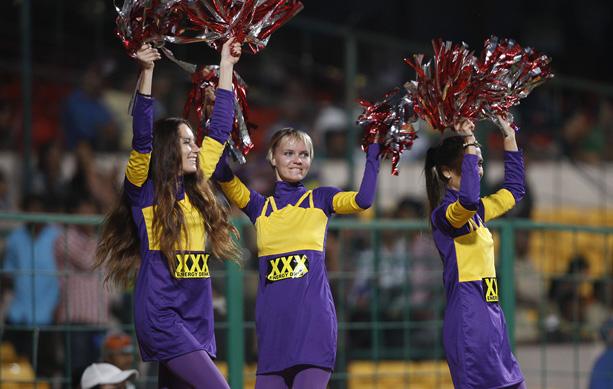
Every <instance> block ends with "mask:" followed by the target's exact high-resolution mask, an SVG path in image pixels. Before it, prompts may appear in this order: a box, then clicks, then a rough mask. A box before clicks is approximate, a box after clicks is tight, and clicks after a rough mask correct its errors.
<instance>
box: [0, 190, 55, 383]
mask: <svg viewBox="0 0 613 389" xmlns="http://www.w3.org/2000/svg"><path fill="white" fill-rule="evenodd" d="M21 210H22V211H23V212H25V213H36V212H43V211H45V210H46V208H45V202H44V199H43V197H42V196H39V195H36V194H29V195H26V196H24V198H23V199H22V203H21ZM58 235H59V229H58V228H57V227H56V226H55V225H51V224H46V223H38V222H28V223H26V224H24V225H23V226H21V227H18V228H17V229H15V230H13V231H12V232H11V233H10V234H9V235H8V237H7V238H6V252H5V256H4V263H3V264H2V265H3V266H2V267H3V275H4V278H5V279H6V280H7V282H9V283H10V287H9V289H10V290H11V291H10V292H8V293H10V294H11V298H9V299H8V301H9V307H8V311H7V317H6V324H7V325H9V326H45V325H50V324H53V312H54V310H55V308H56V306H57V302H58V297H59V282H58V279H57V268H56V265H55V257H54V251H53V246H54V244H55V241H56V239H57V237H58ZM5 339H6V340H8V341H9V342H11V343H12V344H13V345H14V347H15V350H16V352H17V353H18V354H20V355H23V356H25V357H27V358H28V359H29V361H30V362H32V361H33V359H32V358H33V347H34V344H33V340H34V333H33V330H31V329H23V330H20V329H14V330H5ZM53 339H54V335H53V334H52V333H49V332H46V331H42V332H41V333H40V340H39V342H40V343H39V344H38V345H37V347H38V350H39V351H38V361H39V364H38V366H39V367H40V373H42V374H46V373H50V370H52V369H53V367H54V361H55V360H56V359H55V356H54V355H55V354H54V350H55V347H54V341H53Z"/></svg>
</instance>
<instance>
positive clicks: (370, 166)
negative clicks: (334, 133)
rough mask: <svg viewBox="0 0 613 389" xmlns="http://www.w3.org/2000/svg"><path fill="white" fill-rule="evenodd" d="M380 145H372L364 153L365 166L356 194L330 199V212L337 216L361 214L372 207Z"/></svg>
mask: <svg viewBox="0 0 613 389" xmlns="http://www.w3.org/2000/svg"><path fill="white" fill-rule="evenodd" d="M380 152H381V145H379V144H378V143H373V144H371V145H369V146H368V150H367V151H366V166H364V175H363V176H362V183H361V184H360V190H359V191H357V192H338V193H336V194H335V195H334V197H333V198H332V211H333V212H335V213H339V214H348V213H356V212H361V211H363V210H365V209H368V208H370V207H371V206H372V203H373V201H374V199H375V193H376V191H377V176H378V174H379V154H380Z"/></svg>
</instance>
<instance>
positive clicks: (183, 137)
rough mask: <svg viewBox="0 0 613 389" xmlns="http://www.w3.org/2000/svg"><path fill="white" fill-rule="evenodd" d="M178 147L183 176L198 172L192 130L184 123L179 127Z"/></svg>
mask: <svg viewBox="0 0 613 389" xmlns="http://www.w3.org/2000/svg"><path fill="white" fill-rule="evenodd" d="M179 146H180V148H181V169H182V171H183V174H192V173H196V171H197V170H198V152H199V151H200V148H199V147H198V145H196V138H195V137H194V133H193V132H192V129H191V128H189V126H188V125H186V124H185V123H181V124H180V125H179Z"/></svg>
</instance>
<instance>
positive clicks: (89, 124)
mask: <svg viewBox="0 0 613 389" xmlns="http://www.w3.org/2000/svg"><path fill="white" fill-rule="evenodd" d="M102 70H103V69H102V68H101V67H100V65H99V64H98V62H96V63H94V64H92V65H90V66H89V67H88V68H87V69H86V70H85V73H84V74H83V76H82V77H81V83H80V85H79V87H77V88H76V89H75V90H74V91H73V92H72V93H71V94H70V95H69V96H68V98H67V99H66V101H65V105H64V112H63V126H64V139H65V140H66V146H67V148H68V150H74V148H75V147H76V146H77V145H78V144H79V143H81V142H86V143H89V144H90V145H91V146H92V147H93V148H94V149H95V150H99V151H115V150H117V149H118V148H119V136H118V133H117V126H116V125H115V123H114V120H113V116H112V114H111V111H109V109H108V108H107V107H106V105H104V102H103V101H102V93H103V91H104V79H103V78H102V75H103V71H102Z"/></svg>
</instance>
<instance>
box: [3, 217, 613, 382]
mask: <svg viewBox="0 0 613 389" xmlns="http://www.w3.org/2000/svg"><path fill="white" fill-rule="evenodd" d="M100 221H101V218H100V217H80V216H67V215H51V214H49V215H42V214H38V215H35V214H19V213H12V214H6V213H5V214H0V223H3V224H4V225H7V227H5V228H4V229H3V230H2V231H3V232H4V237H6V234H7V233H8V232H9V231H10V228H13V227H14V226H15V223H16V222H18V223H57V224H58V225H64V226H67V225H94V226H96V225H99V223H100ZM9 224H10V228H9V227H8V226H9ZM236 225H237V226H238V227H239V229H240V230H241V234H242V236H243V242H245V246H246V248H247V249H248V250H246V251H245V252H246V253H247V252H250V253H249V254H246V256H245V257H246V258H245V261H244V263H243V264H242V267H240V268H239V267H238V266H236V265H235V264H230V263H225V264H224V263H218V264H213V265H211V268H212V274H213V283H214V287H215V288H216V289H217V290H218V291H220V292H221V293H222V295H225V309H222V310H221V311H220V312H217V311H216V315H217V316H216V331H217V340H218V348H219V354H220V355H219V359H218V363H219V364H220V366H222V367H223V369H224V371H227V374H228V379H229V382H230V385H231V387H232V388H243V387H253V382H254V379H255V376H254V366H255V363H256V360H257V350H256V347H255V336H254V331H255V323H254V301H255V291H256V287H257V277H258V276H257V272H256V266H255V265H256V263H257V262H256V260H255V256H254V254H253V248H252V247H249V246H250V243H249V242H251V241H252V240H251V237H250V235H251V233H252V227H251V226H250V225H249V224H248V222H246V221H245V220H243V219H240V220H237V221H236ZM490 229H491V230H492V231H494V233H495V234H496V235H497V238H496V240H497V241H498V242H499V245H498V246H497V252H498V253H497V258H498V261H497V269H498V277H499V279H500V296H501V301H502V305H503V309H504V311H505V315H506V320H507V323H508V327H509V331H510V336H511V339H512V340H513V339H514V338H515V335H517V334H522V333H523V332H524V330H522V328H524V327H523V326H525V325H526V324H525V323H526V322H528V323H529V327H530V329H529V331H528V332H530V331H532V332H531V333H533V334H534V335H532V336H531V337H527V338H526V337H525V336H524V335H521V336H520V339H518V340H517V342H515V340H513V343H514V346H515V349H516V353H517V355H518V358H519V359H520V363H522V367H523V370H524V373H525V375H526V377H527V380H528V383H529V385H530V387H531V388H548V387H550V388H564V387H568V388H583V387H585V383H586V380H587V378H588V376H589V369H590V368H591V361H593V359H594V358H595V356H596V355H590V356H588V359H589V361H590V364H589V365H586V362H585V358H586V356H585V352H586V351H585V350H591V351H590V352H592V353H594V352H596V351H598V350H599V347H600V343H599V341H598V335H597V334H598V326H599V323H600V321H601V320H602V319H604V318H605V317H606V316H607V315H608V314H609V313H610V308H611V299H612V296H613V294H612V293H611V291H612V290H613V288H612V287H611V286H612V285H613V282H612V278H611V275H612V274H613V264H612V262H613V261H612V252H613V251H612V248H613V228H612V227H610V226H606V227H589V226H578V225H561V224H548V223H537V222H532V221H529V220H502V221H497V222H492V223H490ZM556 233H560V234H567V235H566V236H567V238H565V239H563V240H561V241H558V242H552V241H551V239H553V238H552V237H551V236H552V235H551V234H554V235H555V234H556ZM526 235H528V236H529V239H530V240H532V241H533V243H532V244H531V246H532V248H528V250H525V246H522V245H521V244H520V242H524V240H525V236H526ZM568 237H570V238H568ZM586 237H587V239H588V240H590V241H591V242H592V243H594V242H596V243H597V247H600V250H597V251H598V252H596V253H595V252H594V249H593V248H592V249H591V252H590V253H589V256H588V257H587V258H588V259H586V262H587V264H588V266H592V267H593V268H594V269H598V270H597V271H595V270H592V271H590V270H589V269H588V271H585V272H579V273H565V272H564V271H558V270H555V269H564V268H565V267H566V264H567V263H571V262H570V258H567V257H560V258H556V257H555V255H556V254H555V252H553V254H552V253H551V252H550V251H551V250H552V249H553V250H557V249H559V248H560V247H561V246H564V245H567V246H569V249H570V250H571V251H572V252H576V254H577V255H580V254H581V251H582V250H583V248H582V246H581V240H582V239H584V238H586ZM535 242H536V243H535ZM552 243H554V244H553V246H551V244H552ZM251 245H252V244H251ZM550 246H551V247H550ZM24 249H28V248H24ZM249 249H250V250H249ZM326 249H327V268H328V276H329V279H330V283H331V286H332V290H333V294H334V298H335V303H336V308H337V315H338V322H339V323H338V330H339V332H338V333H339V339H338V353H337V366H336V369H335V372H334V374H333V376H332V381H331V383H330V387H331V388H352V389H357V388H377V387H378V388H386V387H399V388H400V387H406V388H428V387H440V388H446V387H451V386H450V379H449V373H448V371H447V370H446V366H445V362H444V352H443V349H442V342H441V327H442V315H443V311H444V304H445V296H444V290H443V286H442V273H441V271H442V264H441V261H440V259H439V257H438V255H437V253H436V250H435V249H434V246H433V245H432V242H431V239H430V234H429V231H428V226H427V224H426V223H425V222H424V221H417V220H374V221H361V220H358V219H354V218H340V217H339V218H336V219H335V220H333V221H332V222H331V223H330V228H329V234H328V239H327V248H326ZM539 252H540V253H541V254H539ZM526 253H528V254H526ZM527 255H531V256H532V258H531V259H530V263H531V268H533V269H534V270H533V271H525V270H522V269H526V268H525V267H518V266H517V265H518V264H517V261H525V260H526V259H525V257H526V256H527ZM552 255H553V256H552ZM535 256H536V258H535ZM545 261H546V262H545ZM555 261H559V262H560V263H553V262H555ZM595 261H596V262H595ZM597 261H600V262H597ZM529 268H530V267H528V269H529ZM552 269H554V270H552ZM25 272H26V273H27V274H30V275H32V276H33V277H34V275H40V274H44V273H45V272H44V271H39V270H37V269H34V270H33V271H32V270H31V269H30V270H26V271H25ZM56 275H57V276H58V277H60V278H61V277H67V276H68V275H69V274H68V273H66V272H65V271H58V272H57V273H56ZM11 276H15V274H14V273H12V274H11V273H10V272H7V271H3V277H2V281H3V282H6V280H7V279H10V278H11ZM529 277H533V278H534V279H536V285H537V286H536V288H535V289H534V290H536V292H534V293H532V297H533V300H534V301H533V302H531V303H529V304H527V303H526V302H524V301H522V297H521V295H522V293H521V292H525V291H524V290H519V291H518V290H517V288H518V287H519V288H524V287H523V286H522V282H523V281H524V280H525V279H527V278H529ZM554 280H555V281H554ZM555 282H558V283H560V282H566V283H567V284H569V285H571V287H573V288H574V289H573V290H575V289H576V290H577V291H578V292H577V294H576V296H574V297H572V298H571V299H570V300H569V301H568V304H570V305H569V307H570V308H569V312H570V316H568V315H567V312H566V311H565V309H564V308H562V309H559V310H557V309H556V306H557V305H559V304H560V303H561V301H556V300H555V295H553V296H552V295H551V285H552V283H555ZM518 285H519V286H518ZM586 285H588V286H590V287H591V291H587V290H588V289H589V288H587V289H586V288H585V286H586ZM596 285H597V286H596ZM5 287H6V285H0V289H2V290H4V289H5ZM582 288H583V289H582ZM580 290H585V291H587V292H579V291H580ZM582 293H585V296H584V295H583V294H582ZM524 294H525V293H524ZM127 295H128V296H129V293H128V294H127ZM548 295H549V296H548ZM126 301H128V303H126V304H129V301H131V300H130V299H128V300H126ZM34 303H36V302H34ZM222 305H223V304H222ZM584 305H585V306H586V307H591V308H590V309H591V310H592V311H596V312H600V316H598V315H596V314H594V313H593V312H592V311H590V312H592V313H590V314H591V315H592V316H591V317H586V316H585V315H584V314H583V312H582V310H581V309H580V308H582V307H583V306H584ZM594 306H596V308H597V309H596V308H594ZM128 308H130V309H129V310H130V311H131V307H128ZM526 310H527V311H529V312H532V313H533V315H532V318H531V319H529V320H526V318H524V314H523V312H524V311H526ZM552 315H557V320H558V324H557V326H556V325H554V324H555V323H553V322H552V320H553V319H552V317H553V316H552ZM594 315H596V317H594ZM588 316H589V315H588ZM115 326H116V327H118V328H122V329H123V330H124V331H125V332H127V333H130V334H133V329H132V324H131V318H129V319H128V322H125V323H123V324H116V325H115ZM108 328H109V324H108V323H106V322H100V323H96V324H88V325H74V324H70V325H65V324H57V323H54V324H50V325H22V324H15V323H12V324H11V325H4V326H3V327H2V330H3V334H5V333H6V332H10V331H27V333H29V334H30V336H31V337H32V340H33V341H32V350H31V354H32V355H34V357H33V358H32V359H31V360H30V361H29V363H30V364H31V368H32V369H33V371H34V372H36V373H37V374H36V375H35V376H36V378H34V377H33V376H32V377H30V378H29V379H28V378H23V377H22V379H25V380H27V381H29V382H32V383H33V384H32V386H11V382H14V381H15V380H16V378H15V377H14V376H13V375H11V374H12V373H11V372H10V367H11V366H13V368H14V364H13V365H11V364H10V361H7V355H5V354H0V360H2V366H3V368H2V370H1V373H2V374H3V376H1V377H0V382H1V383H2V385H1V386H2V387H6V388H9V387H35V386H36V387H40V388H45V387H62V385H65V386H64V387H69V386H68V385H71V384H72V383H73V382H72V381H73V378H72V377H71V373H72V372H71V359H72V358H71V357H72V356H71V354H70V351H69V347H68V342H69V339H70V337H71V336H74V334H77V333H79V332H82V331H100V332H101V333H102V332H104V331H106V330H107V329H108ZM52 333H56V334H61V336H60V338H61V339H62V340H61V342H59V343H57V345H58V347H60V348H62V347H63V348H64V352H63V354H62V355H63V358H62V359H61V360H60V361H59V363H60V364H61V365H62V366H60V370H59V371H58V372H56V375H55V376H53V377H50V376H44V375H42V374H41V371H45V370H46V369H45V366H44V364H45V363H46V362H47V361H45V360H41V359H40V353H41V349H40V347H39V345H40V344H41V343H40V342H41V339H43V338H44V337H45V335H46V334H52ZM3 350H5V349H4V348H2V349H0V353H1V352H3ZM559 350H565V351H564V353H565V355H567V356H568V358H567V359H569V361H570V362H569V364H563V365H560V362H559V361H557V360H556V358H557V357H558V355H557V354H560V351H559ZM37 355H38V356H39V358H36V356H37ZM135 356H137V351H135ZM522 357H523V358H525V360H523V359H522ZM590 358H591V359H590ZM533 361H536V362H533ZM564 363H566V362H564ZM143 366H144V367H145V369H144V370H145V371H143V373H145V375H144V376H142V377H141V378H140V379H139V381H138V382H139V387H149V386H151V385H155V381H156V375H155V372H154V371H155V370H154V368H153V367H152V366H147V365H138V366H137V365H135V367H139V368H141V370H142V369H143ZM226 367H227V370H225V369H226ZM26 377H27V376H26Z"/></svg>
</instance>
